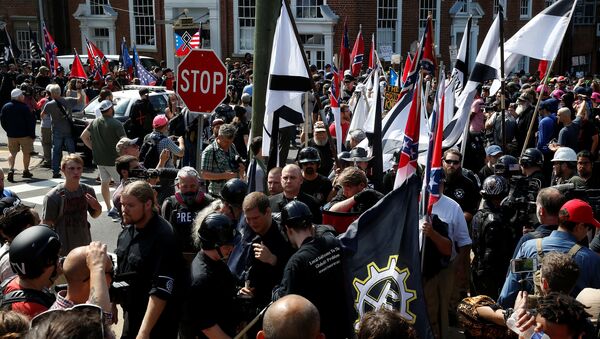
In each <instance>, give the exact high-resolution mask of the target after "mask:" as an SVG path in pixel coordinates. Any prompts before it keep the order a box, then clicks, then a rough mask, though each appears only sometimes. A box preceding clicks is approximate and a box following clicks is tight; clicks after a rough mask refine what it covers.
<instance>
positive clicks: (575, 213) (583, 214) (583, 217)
mask: <svg viewBox="0 0 600 339" xmlns="http://www.w3.org/2000/svg"><path fill="white" fill-rule="evenodd" d="M558 219H559V220H560V221H561V222H564V221H570V222H575V223H584V224H588V225H593V226H594V227H596V228H600V222H598V220H596V219H595V218H594V211H592V207H591V206H590V204H588V203H587V202H585V201H583V200H580V199H572V200H569V201H567V202H566V203H565V204H564V205H563V206H562V207H561V208H560V211H559V212H558Z"/></svg>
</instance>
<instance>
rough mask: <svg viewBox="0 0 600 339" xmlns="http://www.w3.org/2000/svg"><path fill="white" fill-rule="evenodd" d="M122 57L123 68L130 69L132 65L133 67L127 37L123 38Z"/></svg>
mask: <svg viewBox="0 0 600 339" xmlns="http://www.w3.org/2000/svg"><path fill="white" fill-rule="evenodd" d="M121 59H122V62H123V68H125V69H126V70H129V68H130V67H133V61H131V57H129V50H128V49H127V44H126V43H125V38H123V41H121Z"/></svg>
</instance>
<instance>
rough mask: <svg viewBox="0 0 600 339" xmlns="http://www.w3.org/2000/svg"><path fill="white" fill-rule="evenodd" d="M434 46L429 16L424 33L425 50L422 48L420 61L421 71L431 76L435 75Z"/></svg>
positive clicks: (431, 23)
mask: <svg viewBox="0 0 600 339" xmlns="http://www.w3.org/2000/svg"><path fill="white" fill-rule="evenodd" d="M434 46H435V43H434V41H433V22H432V19H431V16H429V17H428V18H427V29H426V32H425V48H423V59H422V60H421V66H422V67H423V69H425V70H426V71H428V72H429V73H430V74H432V75H433V74H434V73H435V69H436V67H437V60H436V59H435V51H434Z"/></svg>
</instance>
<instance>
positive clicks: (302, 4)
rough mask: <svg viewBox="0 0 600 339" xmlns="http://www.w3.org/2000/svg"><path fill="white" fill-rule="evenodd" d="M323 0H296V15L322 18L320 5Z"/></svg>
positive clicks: (307, 17) (298, 16)
mask: <svg viewBox="0 0 600 339" xmlns="http://www.w3.org/2000/svg"><path fill="white" fill-rule="evenodd" d="M323 2H324V1H323V0H296V17H297V18H306V19H310V18H322V17H323V14H322V13H321V8H320V6H321V5H323Z"/></svg>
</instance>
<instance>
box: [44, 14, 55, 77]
mask: <svg viewBox="0 0 600 339" xmlns="http://www.w3.org/2000/svg"><path fill="white" fill-rule="evenodd" d="M42 31H43V33H44V50H45V51H44V53H45V54H46V63H47V64H48V68H50V71H51V72H52V75H56V69H57V68H58V59H57V58H56V55H57V54H58V47H56V44H55V43H54V39H53V38H52V35H50V32H48V28H47V27H46V23H44V22H42Z"/></svg>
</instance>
